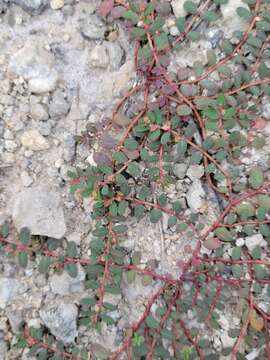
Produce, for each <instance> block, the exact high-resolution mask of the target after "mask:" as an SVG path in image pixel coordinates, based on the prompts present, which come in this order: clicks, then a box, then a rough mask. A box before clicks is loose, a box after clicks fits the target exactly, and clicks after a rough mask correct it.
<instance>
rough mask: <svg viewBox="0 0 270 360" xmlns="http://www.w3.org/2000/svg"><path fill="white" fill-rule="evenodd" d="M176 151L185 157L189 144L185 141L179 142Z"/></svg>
mask: <svg viewBox="0 0 270 360" xmlns="http://www.w3.org/2000/svg"><path fill="white" fill-rule="evenodd" d="M176 151H177V154H178V155H179V156H182V155H184V154H185V153H186V151H187V143H186V142H185V141H183V140H181V141H179V143H178V144H177V145H176Z"/></svg>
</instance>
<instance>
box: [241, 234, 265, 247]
mask: <svg viewBox="0 0 270 360" xmlns="http://www.w3.org/2000/svg"><path fill="white" fill-rule="evenodd" d="M245 245H246V247H247V248H248V250H249V251H252V250H254V249H255V247H256V246H261V247H265V246H267V242H266V241H265V240H264V238H263V236H262V234H255V235H251V236H248V237H246V238H245Z"/></svg>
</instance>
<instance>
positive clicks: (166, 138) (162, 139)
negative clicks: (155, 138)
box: [160, 132, 171, 145]
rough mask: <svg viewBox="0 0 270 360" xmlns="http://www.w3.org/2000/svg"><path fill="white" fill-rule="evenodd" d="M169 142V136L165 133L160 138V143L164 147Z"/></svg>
mask: <svg viewBox="0 0 270 360" xmlns="http://www.w3.org/2000/svg"><path fill="white" fill-rule="evenodd" d="M170 140H171V134H170V133H169V132H166V133H164V134H163V135H162V136H161V139H160V142H161V144H162V145H165V144H167V143H168V142H170Z"/></svg>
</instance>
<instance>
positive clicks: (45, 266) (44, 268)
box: [38, 256, 51, 274]
mask: <svg viewBox="0 0 270 360" xmlns="http://www.w3.org/2000/svg"><path fill="white" fill-rule="evenodd" d="M50 265H51V258H50V257H48V256H42V257H41V259H40V262H39V264H38V271H39V272H40V273H41V274H46V273H47V272H48V271H49V267H50Z"/></svg>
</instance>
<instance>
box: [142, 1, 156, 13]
mask: <svg viewBox="0 0 270 360" xmlns="http://www.w3.org/2000/svg"><path fill="white" fill-rule="evenodd" d="M154 10H155V5H154V4H153V3H149V4H147V6H146V7H145V9H144V12H143V15H144V16H149V15H150V14H151V13H152V12H153V11H154Z"/></svg>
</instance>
